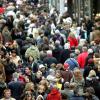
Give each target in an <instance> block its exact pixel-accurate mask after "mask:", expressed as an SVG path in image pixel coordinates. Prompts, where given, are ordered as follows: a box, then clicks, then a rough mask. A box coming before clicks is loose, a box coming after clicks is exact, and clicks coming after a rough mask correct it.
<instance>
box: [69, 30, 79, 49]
mask: <svg viewBox="0 0 100 100" xmlns="http://www.w3.org/2000/svg"><path fill="white" fill-rule="evenodd" d="M67 40H68V41H69V42H70V48H72V47H77V46H78V40H77V39H76V37H75V34H74V33H72V32H71V33H70V34H69V36H68V39H67Z"/></svg>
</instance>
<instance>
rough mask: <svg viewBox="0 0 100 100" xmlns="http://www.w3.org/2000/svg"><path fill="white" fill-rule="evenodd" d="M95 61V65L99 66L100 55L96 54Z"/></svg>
mask: <svg viewBox="0 0 100 100" xmlns="http://www.w3.org/2000/svg"><path fill="white" fill-rule="evenodd" d="M93 60H94V64H95V65H98V63H99V61H100V54H99V53H94V56H93Z"/></svg>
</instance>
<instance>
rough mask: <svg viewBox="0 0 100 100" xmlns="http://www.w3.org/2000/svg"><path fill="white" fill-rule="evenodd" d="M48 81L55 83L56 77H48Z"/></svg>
mask: <svg viewBox="0 0 100 100" xmlns="http://www.w3.org/2000/svg"><path fill="white" fill-rule="evenodd" d="M46 79H47V80H48V81H52V82H55V81H56V79H55V77H54V76H52V75H48V76H47V78H46Z"/></svg>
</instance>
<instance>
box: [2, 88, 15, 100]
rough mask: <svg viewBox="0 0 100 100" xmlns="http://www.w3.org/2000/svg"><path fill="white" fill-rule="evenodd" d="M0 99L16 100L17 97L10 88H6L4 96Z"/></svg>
mask: <svg viewBox="0 0 100 100" xmlns="http://www.w3.org/2000/svg"><path fill="white" fill-rule="evenodd" d="M0 100H16V99H15V98H12V97H11V90H10V89H5V90H4V97H3V98H1V99H0Z"/></svg>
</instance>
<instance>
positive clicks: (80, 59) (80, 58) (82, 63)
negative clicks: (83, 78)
mask: <svg viewBox="0 0 100 100" xmlns="http://www.w3.org/2000/svg"><path fill="white" fill-rule="evenodd" d="M87 57H88V51H87V47H86V46H84V47H83V48H82V53H80V54H79V55H78V57H77V61H78V63H79V66H80V68H81V69H82V70H83V69H84V66H85V63H86V58H87Z"/></svg>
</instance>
